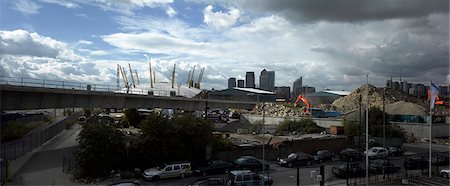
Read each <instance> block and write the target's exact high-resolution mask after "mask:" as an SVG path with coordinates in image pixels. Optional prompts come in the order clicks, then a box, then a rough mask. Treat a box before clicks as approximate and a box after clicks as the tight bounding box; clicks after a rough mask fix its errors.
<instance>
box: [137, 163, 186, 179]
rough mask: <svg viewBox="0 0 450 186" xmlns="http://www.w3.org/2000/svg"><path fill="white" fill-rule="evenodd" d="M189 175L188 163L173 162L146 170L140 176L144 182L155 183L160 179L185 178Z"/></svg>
mask: <svg viewBox="0 0 450 186" xmlns="http://www.w3.org/2000/svg"><path fill="white" fill-rule="evenodd" d="M189 174H191V163H190V162H175V163H168V164H165V165H164V166H162V167H155V168H150V169H147V170H145V171H144V172H143V173H142V176H143V178H144V179H145V180H152V181H157V180H159V179H161V178H173V177H180V178H185V177H186V176H187V175H189Z"/></svg>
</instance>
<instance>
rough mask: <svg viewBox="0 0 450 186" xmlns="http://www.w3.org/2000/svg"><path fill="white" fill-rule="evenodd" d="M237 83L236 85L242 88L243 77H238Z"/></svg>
mask: <svg viewBox="0 0 450 186" xmlns="http://www.w3.org/2000/svg"><path fill="white" fill-rule="evenodd" d="M237 82H238V83H237V84H238V87H239V88H244V80H243V79H239V80H237Z"/></svg>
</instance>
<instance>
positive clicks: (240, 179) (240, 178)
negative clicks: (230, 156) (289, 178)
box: [227, 170, 273, 186]
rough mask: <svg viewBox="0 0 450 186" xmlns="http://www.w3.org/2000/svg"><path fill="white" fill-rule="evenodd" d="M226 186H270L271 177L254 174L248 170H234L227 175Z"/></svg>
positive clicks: (271, 182)
mask: <svg viewBox="0 0 450 186" xmlns="http://www.w3.org/2000/svg"><path fill="white" fill-rule="evenodd" d="M227 179H228V180H227V185H242V186H245V185H248V186H250V185H272V184H273V180H272V178H271V177H268V176H264V175H261V174H256V173H255V172H252V171H250V170H236V171H231V172H230V173H228V177H227Z"/></svg>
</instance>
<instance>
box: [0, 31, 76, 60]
mask: <svg viewBox="0 0 450 186" xmlns="http://www.w3.org/2000/svg"><path fill="white" fill-rule="evenodd" d="M0 46H1V48H2V50H0V54H2V55H16V56H36V57H49V58H61V59H68V60H79V59H80V57H79V56H77V55H76V54H75V53H73V51H71V50H69V49H68V46H67V44H65V43H63V42H60V41H57V40H54V39H52V38H50V37H45V36H40V35H39V34H37V33H34V32H33V33H30V32H28V31H25V30H20V29H19V30H13V31H3V30H0Z"/></svg>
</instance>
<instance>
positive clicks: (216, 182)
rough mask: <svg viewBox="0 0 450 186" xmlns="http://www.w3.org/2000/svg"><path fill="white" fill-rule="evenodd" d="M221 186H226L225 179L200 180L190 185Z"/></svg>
mask: <svg viewBox="0 0 450 186" xmlns="http://www.w3.org/2000/svg"><path fill="white" fill-rule="evenodd" d="M210 185H211V186H212V185H214V186H220V185H226V183H225V180H224V179H223V178H214V177H212V178H204V179H200V180H196V181H194V182H192V183H191V184H189V186H210Z"/></svg>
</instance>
